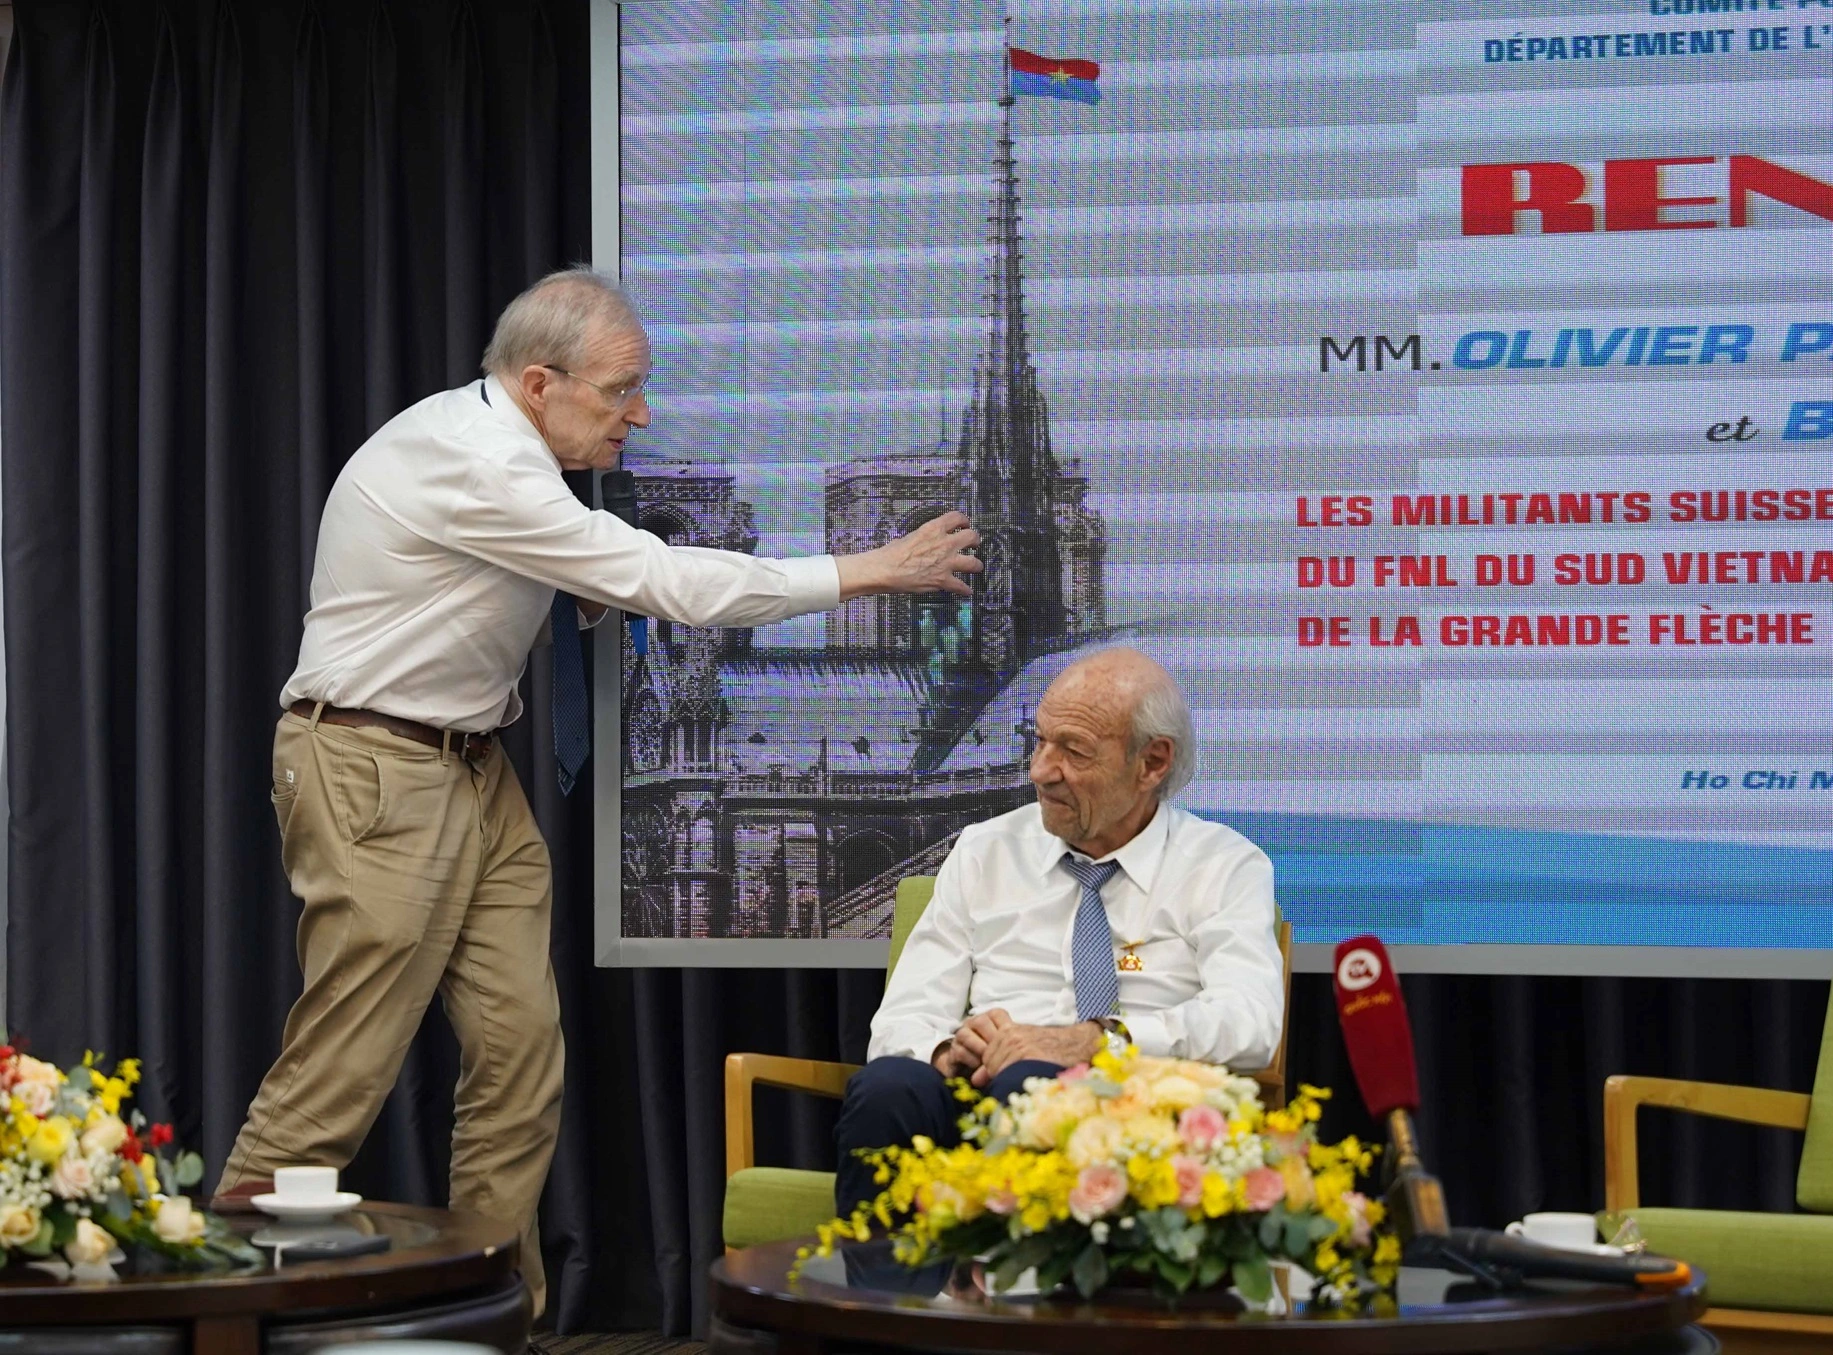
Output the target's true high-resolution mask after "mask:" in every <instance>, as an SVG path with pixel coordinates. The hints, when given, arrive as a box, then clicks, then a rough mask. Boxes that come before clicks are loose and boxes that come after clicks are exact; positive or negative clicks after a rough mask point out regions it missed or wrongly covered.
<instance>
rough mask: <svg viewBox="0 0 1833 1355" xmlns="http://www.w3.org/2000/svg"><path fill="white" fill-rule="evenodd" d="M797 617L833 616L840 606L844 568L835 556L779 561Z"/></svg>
mask: <svg viewBox="0 0 1833 1355" xmlns="http://www.w3.org/2000/svg"><path fill="white" fill-rule="evenodd" d="M777 563H778V564H780V565H782V566H783V582H784V584H785V585H786V587H785V592H786V593H787V595H788V598H789V602H790V605H791V606H792V607H794V608H795V612H794V613H793V614H794V615H798V616H802V615H806V614H807V613H809V612H831V611H833V610H834V608H836V607H838V606H839V605H840V566H839V565H837V564H835V563H834V557H833V556H831V555H804V556H800V557H798V558H795V559H790V560H779V561H778V562H777Z"/></svg>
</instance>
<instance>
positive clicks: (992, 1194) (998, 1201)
mask: <svg viewBox="0 0 1833 1355" xmlns="http://www.w3.org/2000/svg"><path fill="white" fill-rule="evenodd" d="M1017 1208H1018V1196H1016V1195H1014V1194H1013V1193H1012V1192H1011V1191H1009V1190H989V1191H988V1192H987V1212H988V1213H990V1214H1010V1213H1011V1212H1012V1211H1013V1210H1015V1209H1017Z"/></svg>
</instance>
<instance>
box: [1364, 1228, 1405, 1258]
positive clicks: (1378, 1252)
mask: <svg viewBox="0 0 1833 1355" xmlns="http://www.w3.org/2000/svg"><path fill="white" fill-rule="evenodd" d="M1370 1259H1371V1260H1372V1261H1373V1263H1374V1264H1375V1265H1378V1266H1397V1265H1399V1264H1400V1239H1399V1238H1398V1237H1396V1236H1394V1234H1392V1233H1383V1234H1382V1235H1381V1236H1380V1237H1378V1238H1376V1239H1375V1254H1374V1256H1373V1257H1371V1258H1370Z"/></svg>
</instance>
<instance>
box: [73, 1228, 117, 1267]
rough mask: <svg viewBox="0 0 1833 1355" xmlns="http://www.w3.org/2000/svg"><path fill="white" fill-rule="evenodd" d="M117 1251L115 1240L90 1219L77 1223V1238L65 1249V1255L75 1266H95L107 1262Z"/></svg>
mask: <svg viewBox="0 0 1833 1355" xmlns="http://www.w3.org/2000/svg"><path fill="white" fill-rule="evenodd" d="M114 1249H115V1240H114V1238H112V1237H110V1236H109V1235H108V1233H107V1231H106V1230H105V1229H102V1228H98V1227H97V1226H96V1225H95V1224H94V1223H92V1222H90V1220H88V1219H78V1220H77V1221H76V1236H75V1237H73V1238H71V1239H70V1241H69V1243H68V1244H66V1245H65V1247H64V1255H65V1256H66V1257H67V1258H68V1259H69V1261H70V1264H71V1265H73V1266H93V1265H97V1264H100V1263H101V1262H103V1261H106V1260H107V1259H108V1258H109V1256H110V1255H111V1254H112V1253H113V1251H114Z"/></svg>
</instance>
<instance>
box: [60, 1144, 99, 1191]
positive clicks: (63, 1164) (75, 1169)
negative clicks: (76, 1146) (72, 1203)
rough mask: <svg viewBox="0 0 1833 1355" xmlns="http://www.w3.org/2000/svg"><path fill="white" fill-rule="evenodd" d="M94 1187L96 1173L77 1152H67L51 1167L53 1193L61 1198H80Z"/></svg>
mask: <svg viewBox="0 0 1833 1355" xmlns="http://www.w3.org/2000/svg"><path fill="white" fill-rule="evenodd" d="M94 1189H95V1173H94V1172H92V1171H90V1170H89V1163H88V1161H87V1160H86V1159H84V1158H82V1157H80V1156H78V1155H77V1154H76V1153H73V1152H70V1153H65V1154H64V1155H63V1156H62V1157H60V1158H59V1159H58V1160H57V1165H56V1166H55V1167H53V1168H52V1169H51V1193H52V1194H53V1195H55V1196H57V1197H58V1199H60V1200H80V1199H82V1198H84V1197H85V1196H87V1195H88V1194H89V1193H90V1192H91V1191H93V1190H94Z"/></svg>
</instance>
